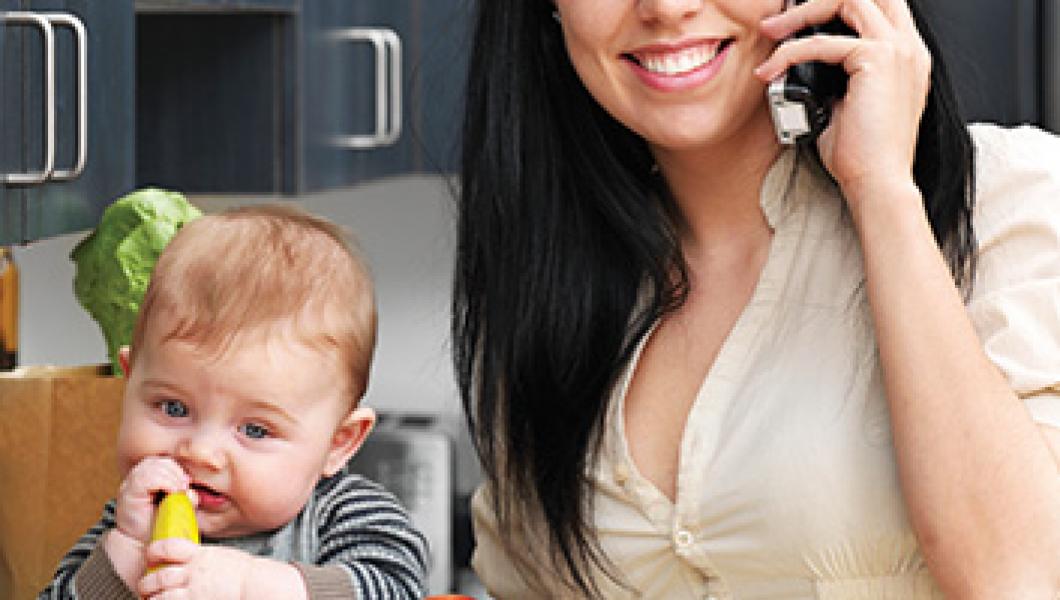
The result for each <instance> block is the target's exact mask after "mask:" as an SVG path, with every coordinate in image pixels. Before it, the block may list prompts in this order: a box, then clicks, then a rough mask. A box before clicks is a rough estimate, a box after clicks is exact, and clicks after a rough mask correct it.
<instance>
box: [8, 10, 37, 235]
mask: <svg viewBox="0 0 1060 600" xmlns="http://www.w3.org/2000/svg"><path fill="white" fill-rule="evenodd" d="M21 8H22V7H21V4H20V2H19V0H0V12H11V11H18V10H20V9H21ZM27 29H28V27H27V26H26V25H24V24H16V23H0V173H2V174H4V175H7V174H10V173H21V172H23V171H25V168H26V165H25V164H24V163H23V160H22V136H23V134H22V126H23V118H22V76H23V68H22V67H23V65H22V54H23V52H22V46H23V42H24V38H25V37H26V36H27V32H26V31H27ZM37 35H39V34H37ZM21 240H22V189H21V188H19V187H16V186H12V185H8V184H5V183H0V244H13V243H17V242H20V241H21Z"/></svg>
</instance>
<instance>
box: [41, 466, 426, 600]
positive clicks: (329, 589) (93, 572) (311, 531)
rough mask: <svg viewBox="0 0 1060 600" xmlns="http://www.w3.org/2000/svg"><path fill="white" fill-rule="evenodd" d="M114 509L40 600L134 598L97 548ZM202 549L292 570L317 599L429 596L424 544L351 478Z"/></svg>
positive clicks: (374, 491) (375, 490)
mask: <svg viewBox="0 0 1060 600" xmlns="http://www.w3.org/2000/svg"><path fill="white" fill-rule="evenodd" d="M114 510H115V502H114V501H113V500H111V501H110V502H108V503H107V504H106V506H105V507H104V509H103V517H102V518H101V519H100V521H99V522H98V523H96V524H95V525H94V526H92V527H91V528H90V529H89V530H88V532H87V533H86V534H85V535H84V536H82V537H81V539H80V540H78V541H77V543H76V544H75V545H74V547H73V548H72V549H71V550H70V552H68V553H67V554H66V556H65V557H63V559H62V561H61V562H60V563H59V567H58V569H57V570H56V573H55V578H54V579H53V580H52V582H51V583H50V584H49V585H48V587H47V588H45V589H44V591H43V592H41V594H40V596H39V597H38V600H59V599H64V600H65V599H81V600H93V599H95V598H105V599H107V600H111V599H116V598H128V599H135V598H136V595H135V594H133V592H132V591H131V590H129V589H128V588H127V587H125V585H124V583H122V581H121V579H119V578H118V575H117V574H116V573H115V572H114V568H113V566H111V564H110V561H109V559H107V557H106V553H105V552H103V549H102V546H101V545H100V544H99V541H100V539H101V538H102V536H103V534H104V533H105V532H106V531H107V530H109V529H111V528H113V527H114V523H115V517H114ZM203 543H205V544H216V545H223V546H226V547H232V548H238V549H241V550H244V551H246V552H248V553H250V554H253V555H255V556H260V557H267V558H272V559H275V560H278V561H283V562H289V563H291V564H292V565H293V566H295V567H296V568H297V569H298V570H299V571H300V572H301V573H302V575H303V577H304V579H305V581H306V587H307V591H308V597H309V598H312V599H315V600H318V599H323V598H329V599H330V598H362V599H373V598H387V599H390V598H394V599H404V598H410V599H411V598H422V597H423V596H424V595H426V583H425V582H426V577H427V542H426V539H425V538H424V537H423V535H422V534H421V533H420V532H419V531H418V530H416V528H415V527H413V525H412V522H411V521H410V520H409V517H408V514H407V513H406V512H405V510H404V509H403V508H402V507H401V504H400V503H399V502H398V500H397V498H395V497H394V496H393V495H392V494H391V493H389V492H387V491H386V490H385V489H383V487H382V486H380V485H379V484H376V483H374V482H372V481H369V480H368V479H365V478H364V477H361V476H360V475H355V474H352V473H345V472H343V473H340V474H338V475H336V476H335V477H331V478H327V479H322V480H321V481H320V483H319V484H317V487H316V489H315V490H314V491H313V494H312V495H311V497H310V499H309V501H308V502H307V503H306V505H305V507H304V508H303V509H302V512H301V513H299V514H298V516H296V517H295V518H294V519H293V520H291V522H289V523H287V524H286V525H284V526H283V527H281V528H279V529H277V530H274V531H269V532H263V533H258V534H254V535H250V536H246V537H241V538H229V539H216V540H215V539H209V538H206V539H204V540H203Z"/></svg>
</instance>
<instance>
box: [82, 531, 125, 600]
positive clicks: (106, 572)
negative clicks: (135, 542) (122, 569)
mask: <svg viewBox="0 0 1060 600" xmlns="http://www.w3.org/2000/svg"><path fill="white" fill-rule="evenodd" d="M74 589H75V590H77V597H78V598H79V599H80V600H96V599H97V598H98V599H99V600H138V598H137V597H136V594H133V593H132V590H130V589H129V588H128V587H127V586H126V585H125V582H124V581H122V580H121V577H118V573H117V571H115V570H114V565H112V564H111V562H110V557H108V556H107V553H106V552H105V551H104V550H103V546H102V544H97V545H96V547H95V548H93V549H92V553H91V554H89V555H88V558H87V559H85V562H84V563H83V564H82V565H81V568H80V569H78V570H77V575H75V576H74Z"/></svg>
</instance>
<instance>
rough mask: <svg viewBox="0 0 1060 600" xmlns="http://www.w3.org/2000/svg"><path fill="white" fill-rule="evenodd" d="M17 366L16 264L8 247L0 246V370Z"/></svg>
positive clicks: (7, 369)
mask: <svg viewBox="0 0 1060 600" xmlns="http://www.w3.org/2000/svg"><path fill="white" fill-rule="evenodd" d="M16 366H18V266H16V265H15V255H14V253H12V252H11V249H10V248H5V247H0V371H9V370H11V369H14V368H15V367H16Z"/></svg>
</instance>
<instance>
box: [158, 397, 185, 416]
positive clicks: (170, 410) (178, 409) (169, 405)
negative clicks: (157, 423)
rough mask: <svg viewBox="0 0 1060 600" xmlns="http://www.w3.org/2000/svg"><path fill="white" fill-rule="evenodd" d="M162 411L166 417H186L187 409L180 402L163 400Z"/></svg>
mask: <svg viewBox="0 0 1060 600" xmlns="http://www.w3.org/2000/svg"><path fill="white" fill-rule="evenodd" d="M162 410H163V411H165V413H166V416H169V417H186V416H188V407H187V406H186V405H185V404H184V403H183V402H181V401H180V400H163V401H162Z"/></svg>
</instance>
